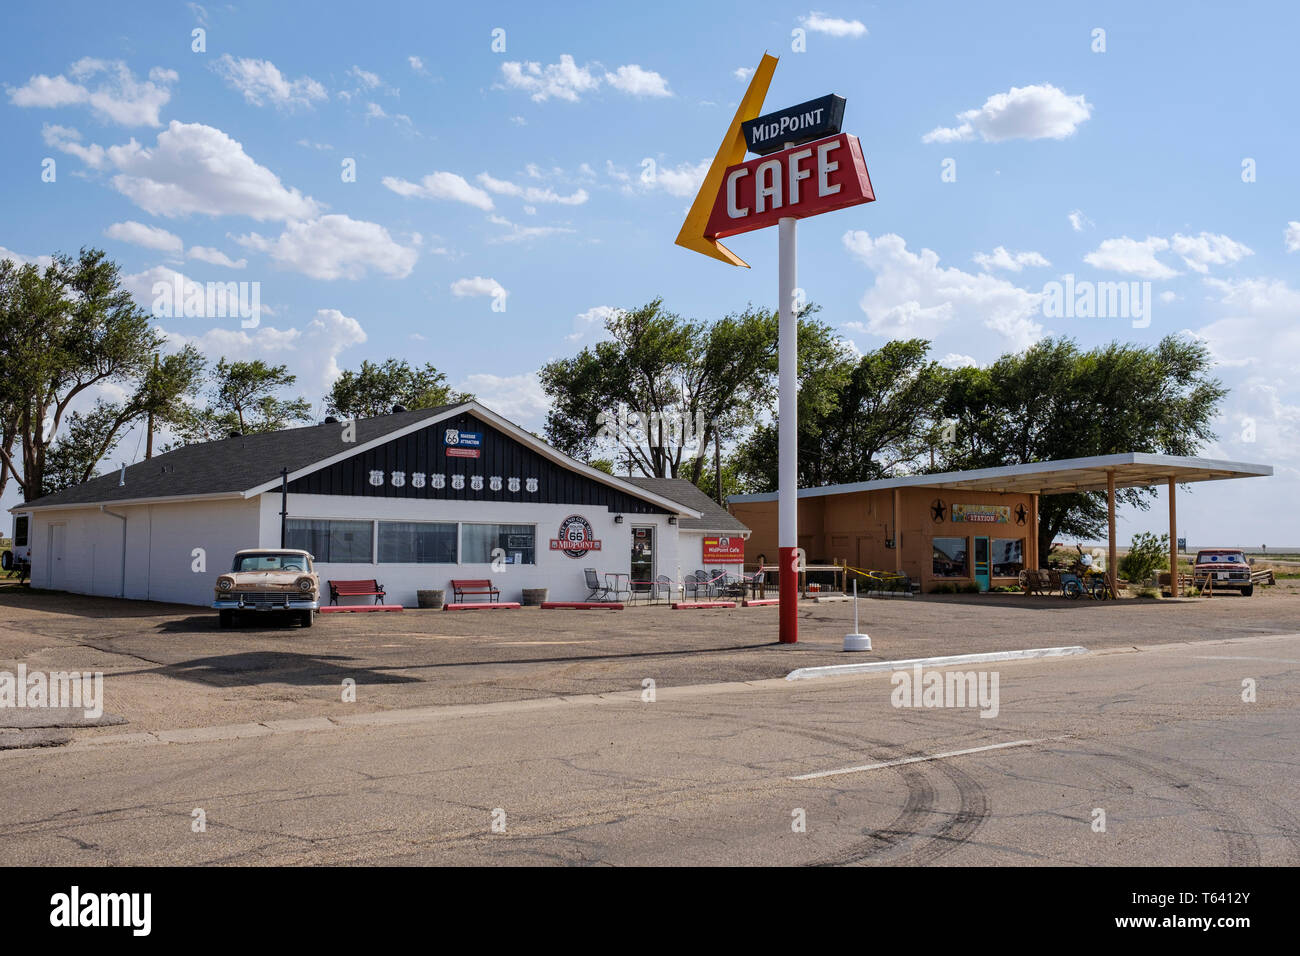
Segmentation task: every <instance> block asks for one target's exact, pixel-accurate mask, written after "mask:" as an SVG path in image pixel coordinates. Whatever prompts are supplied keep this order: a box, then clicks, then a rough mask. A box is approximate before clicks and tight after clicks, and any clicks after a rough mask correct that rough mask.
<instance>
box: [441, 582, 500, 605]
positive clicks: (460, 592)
mask: <svg viewBox="0 0 1300 956" xmlns="http://www.w3.org/2000/svg"><path fill="white" fill-rule="evenodd" d="M451 590H452V603H454V604H463V603H464V601H463V600H462V599H463V598H464V597H465V595H466V594H486V595H487V596H488V602H489V603H493V602H496V601H497V600H499V599H500V597H501V592H500V591H499V590H497V588H496V586H495V585H493V583H492V582H491V581H489V580H488V579H487V578H452V579H451Z"/></svg>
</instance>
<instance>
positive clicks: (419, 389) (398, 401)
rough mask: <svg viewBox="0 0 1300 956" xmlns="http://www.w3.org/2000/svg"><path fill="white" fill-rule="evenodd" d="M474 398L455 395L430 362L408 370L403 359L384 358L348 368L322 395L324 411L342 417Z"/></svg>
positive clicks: (368, 416) (432, 405) (460, 393)
mask: <svg viewBox="0 0 1300 956" xmlns="http://www.w3.org/2000/svg"><path fill="white" fill-rule="evenodd" d="M473 397H474V396H472V395H469V394H467V393H464V392H457V391H455V390H454V389H452V388H451V386H450V385H448V384H447V376H446V375H444V374H443V373H442V372H439V371H438V370H437V369H436V368H434V367H433V365H432V364H430V363H425V365H424V366H423V367H422V368H412V367H411V364H410V363H409V362H407V361H406V360H405V359H395V358H390V359H385V360H384V361H383V362H380V363H378V364H376V363H374V362H370V361H362V363H361V368H359V369H358V370H357V371H355V372H354V371H352V370H351V369H348V370H347V371H345V372H344V373H343V374H342V375H340V376H339V377H338V378H337V379H335V380H334V385H333V387H332V388H331V389H330V393H329V394H328V395H327V396H325V403H326V411H328V412H329V413H330V414H331V415H340V416H342V417H344V418H373V417H375V416H376V415H387V414H388V413H389V412H390V411H391V410H392V407H393V406H394V405H404V406H406V407H407V408H408V409H412V410H414V409H417V408H433V407H434V406H437V405H451V404H454V403H456V402H464V401H469V400H470V399H472V398H473Z"/></svg>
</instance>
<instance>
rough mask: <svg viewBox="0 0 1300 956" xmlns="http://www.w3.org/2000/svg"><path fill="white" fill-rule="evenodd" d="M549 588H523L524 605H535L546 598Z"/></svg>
mask: <svg viewBox="0 0 1300 956" xmlns="http://www.w3.org/2000/svg"><path fill="white" fill-rule="evenodd" d="M548 593H550V589H549V588H524V601H523V604H524V607H537V606H538V605H539V604H541V603H542V602H543V601H545V600H546V595H547V594H548Z"/></svg>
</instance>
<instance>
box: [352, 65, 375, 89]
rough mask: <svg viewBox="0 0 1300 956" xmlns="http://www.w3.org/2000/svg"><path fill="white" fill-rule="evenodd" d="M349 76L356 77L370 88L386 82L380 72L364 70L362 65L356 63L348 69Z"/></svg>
mask: <svg viewBox="0 0 1300 956" xmlns="http://www.w3.org/2000/svg"><path fill="white" fill-rule="evenodd" d="M348 76H351V77H354V78H355V79H356V80H358V81H359V82H360V83H361V85H362V86H364V87H365V88H366V89H368V90H373V89H376V88H377V87H380V86H382V85H383V83H384V81H383V80H382V79H381V78H380V76H379V74H378V73H371V72H369V71H368V70H363V69H361V67H359V66H355V65H354V66H353V67H352V69H350V70H348Z"/></svg>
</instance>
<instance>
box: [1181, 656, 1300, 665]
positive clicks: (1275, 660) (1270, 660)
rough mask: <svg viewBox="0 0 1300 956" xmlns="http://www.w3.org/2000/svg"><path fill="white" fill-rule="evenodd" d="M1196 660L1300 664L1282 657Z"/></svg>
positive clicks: (1194, 658)
mask: <svg viewBox="0 0 1300 956" xmlns="http://www.w3.org/2000/svg"><path fill="white" fill-rule="evenodd" d="M1192 660H1194V661H1263V662H1264V663H1265V664H1300V661H1289V660H1286V659H1285V658H1281V657H1193V658H1192Z"/></svg>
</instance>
